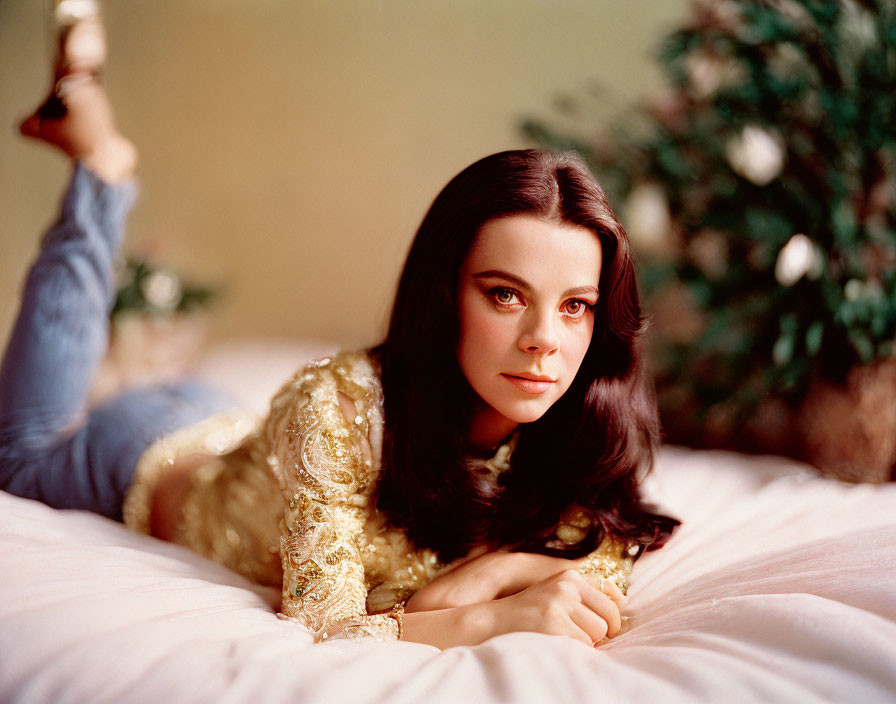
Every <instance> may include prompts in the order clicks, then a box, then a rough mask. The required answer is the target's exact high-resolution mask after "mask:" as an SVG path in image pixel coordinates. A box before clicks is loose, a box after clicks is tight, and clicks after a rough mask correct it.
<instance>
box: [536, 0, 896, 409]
mask: <svg viewBox="0 0 896 704" xmlns="http://www.w3.org/2000/svg"><path fill="white" fill-rule="evenodd" d="M658 60H659V61H660V63H661V65H662V68H663V69H664V72H665V75H666V77H667V87H666V88H665V89H664V90H663V91H662V92H661V93H659V94H657V95H654V96H651V97H650V98H649V99H648V100H647V101H645V102H644V103H643V104H640V105H638V106H635V107H634V108H632V109H630V110H629V111H627V112H626V113H624V114H622V115H621V117H620V119H619V121H618V124H616V125H615V126H614V127H612V128H610V129H606V128H603V129H601V128H599V127H598V126H597V125H595V124H594V123H593V121H592V120H591V119H590V117H589V110H588V105H589V102H588V101H589V100H592V101H593V100H595V98H594V96H589V95H583V96H568V97H566V98H565V99H564V100H563V105H564V106H565V114H563V115H557V119H551V120H540V121H539V120H530V121H528V122H526V123H525V124H524V126H523V129H524V131H525V133H526V134H527V135H528V136H529V137H530V138H531V139H533V140H535V141H536V142H537V143H539V144H542V145H544V146H550V147H553V148H559V149H570V148H571V149H575V150H577V151H578V152H580V153H581V154H582V155H583V156H584V158H585V159H586V160H587V161H588V163H589V165H590V166H591V167H592V168H593V170H594V172H595V173H596V174H597V176H598V178H599V180H600V181H601V183H602V184H603V185H604V187H605V188H606V189H607V191H608V194H609V195H610V198H611V200H612V201H613V202H614V203H617V204H623V205H624V212H623V213H622V215H623V218H622V219H623V222H624V223H625V224H626V227H627V228H628V229H629V233H630V235H631V237H632V240H633V243H634V245H635V247H636V249H639V250H640V262H641V269H642V272H641V274H642V277H641V278H642V286H643V287H644V293H645V300H646V308H647V309H648V311H652V312H653V314H654V315H655V317H656V318H657V320H656V325H655V330H654V337H655V338H658V339H655V340H653V344H655V345H656V349H655V350H654V353H653V355H654V360H655V364H656V366H657V372H658V386H659V388H660V391H661V401H662V400H663V399H662V393H663V390H664V389H666V390H670V389H674V390H675V391H676V393H678V394H679V395H678V396H676V397H675V398H676V399H677V400H676V401H675V403H678V402H679V401H680V399H681V398H682V396H681V395H680V394H681V393H682V392H683V390H684V391H687V395H688V397H689V398H690V399H691V401H692V402H695V403H696V406H698V407H699V408H697V410H699V411H701V412H702V415H701V416H700V417H701V418H706V417H707V415H708V414H711V412H712V409H713V408H714V407H717V406H719V405H720V404H722V405H724V406H725V408H726V413H725V415H726V418H727V420H728V422H729V424H732V425H736V424H737V423H738V422H739V421H740V420H741V419H743V418H744V417H747V416H748V415H749V414H750V413H751V412H752V411H753V410H755V408H756V407H757V404H759V403H760V402H761V401H762V399H764V398H767V397H768V396H769V395H773V396H775V397H777V398H783V399H786V400H788V401H789V402H791V403H794V404H795V403H797V402H798V401H799V400H800V399H801V398H802V396H803V395H804V393H805V392H806V390H807V389H808V387H809V386H810V384H811V383H812V382H813V381H814V380H815V379H818V378H824V379H830V380H835V381H836V380H839V379H842V378H843V376H844V375H845V373H846V372H847V371H848V370H849V369H851V368H853V367H854V366H856V365H860V364H867V363H870V362H873V361H874V360H877V359H881V358H884V357H888V356H891V355H893V354H894V338H896V163H894V153H896V0H863V1H857V0H839V1H837V0H803V1H801V2H797V1H796V0H767V1H759V0H722V1H719V2H698V3H695V5H694V8H693V12H692V15H691V17H690V18H689V20H688V21H687V23H686V24H685V26H682V27H681V28H679V29H677V30H675V31H673V32H672V33H671V34H669V35H668V36H667V37H666V38H665V40H664V41H663V43H662V46H661V48H660V51H659V55H658ZM561 123H562V124H563V126H562V127H560V126H559V125H560V124H561ZM645 194H646V196H645ZM798 234H799V235H802V237H801V238H797V240H794V239H793V238H794V235H798ZM676 287H677V288H676ZM676 290H678V291H682V290H683V291H684V296H683V300H684V301H685V303H686V305H685V308H684V309H682V308H681V306H679V308H678V309H674V310H671V311H670V310H665V309H664V307H665V308H666V309H667V308H669V306H665V304H664V301H665V300H666V299H667V298H668V297H669V294H670V292H671V291H676ZM673 308H674V307H673ZM676 315H677V316H679V317H688V316H690V318H693V319H694V321H695V322H694V324H693V325H691V326H690V332H689V334H686V335H684V334H681V332H680V330H679V331H678V332H676V330H677V328H681V325H676V321H675V320H674V318H675V316H676ZM663 316H666V317H667V318H668V317H671V318H672V319H671V320H663ZM686 327H687V326H686ZM670 398H671V397H670ZM695 400H696V401H695ZM669 405H670V403H669V399H667V406H669Z"/></svg>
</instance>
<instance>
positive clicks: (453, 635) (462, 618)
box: [402, 601, 496, 649]
mask: <svg viewBox="0 0 896 704" xmlns="http://www.w3.org/2000/svg"><path fill="white" fill-rule="evenodd" d="M495 604H496V602H493V601H491V602H484V603H481V604H469V605H467V606H458V607H455V608H450V609H439V610H438V611H415V612H405V613H404V616H403V619H402V621H403V622H402V640H404V641H411V642H414V643H424V644H426V645H433V646H435V647H437V648H443V649H444V648H453V647H455V646H459V645H478V644H479V643H482V642H483V641H485V640H488V639H489V638H490V637H491V636H493V635H495V634H494V629H495V623H496V618H495V614H494V610H495V609H494V605H495Z"/></svg>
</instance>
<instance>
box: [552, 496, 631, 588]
mask: <svg viewBox="0 0 896 704" xmlns="http://www.w3.org/2000/svg"><path fill="white" fill-rule="evenodd" d="M593 520H594V519H593V518H592V516H591V514H590V512H589V511H587V510H585V509H584V508H582V507H580V506H577V505H573V506H572V507H570V509H569V510H568V511H567V512H566V513H565V514H564V515H563V516H562V517H561V519H560V522H559V524H558V525H557V529H556V543H555V544H554V545H552V547H564V546H570V545H575V544H577V543H579V542H581V541H582V540H584V539H585V536H586V535H587V534H588V531H589V530H590V528H591V524H592V523H593ZM638 551H639V548H638V545H637V543H635V542H633V541H631V542H623V541H621V540H619V539H618V538H615V537H612V536H607V537H605V538H604V539H603V540H602V541H601V543H600V545H598V546H597V549H595V550H593V551H592V552H590V553H589V554H588V555H587V556H586V557H585V559H584V560H583V561H582V564H581V567H579V572H581V573H582V574H596V575H600V576H601V577H603V578H604V579H609V580H611V581H613V582H615V583H616V586H617V587H619V590H620V591H621V592H622V593H623V594H625V593H626V592H627V591H628V586H629V579H628V578H629V574H631V571H632V565H633V564H634V560H635V557H636V556H637V555H638Z"/></svg>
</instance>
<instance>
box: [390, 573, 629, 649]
mask: <svg viewBox="0 0 896 704" xmlns="http://www.w3.org/2000/svg"><path fill="white" fill-rule="evenodd" d="M609 584H610V583H609V582H607V581H605V582H604V589H605V590H606V591H607V592H608V593H604V591H601V589H600V588H598V587H596V586H595V585H594V583H593V581H592V580H589V579H588V578H586V577H585V576H583V575H581V574H579V572H578V570H576V569H566V570H563V571H562V572H558V573H556V574H553V575H551V576H550V577H548V578H547V579H544V580H542V581H540V582H537V583H536V584H533V585H531V586H529V587H527V588H525V589H523V590H522V591H519V592H517V593H515V594H512V595H511V596H507V597H504V598H501V599H495V600H493V601H486V602H484V603H476V604H470V605H467V606H462V607H459V608H457V609H443V610H440V611H426V612H422V613H408V614H407V615H406V617H405V621H404V639H405V640H409V641H414V642H417V643H429V644H431V645H435V646H437V647H440V648H447V647H451V646H455V645H475V644H477V643H481V642H483V641H485V640H487V639H489V638H492V637H494V636H498V635H502V634H504V633H513V632H519V631H526V632H532V633H545V634H547V635H565V636H569V637H570V638H575V639H576V640H578V641H580V642H582V643H584V644H586V645H588V646H592V645H594V644H595V643H597V642H598V641H600V640H602V639H603V638H604V637H606V636H611V637H612V636H613V635H615V634H616V633H618V632H619V628H620V625H621V613H620V611H621V606H620V603H621V602H620V601H619V600H617V598H616V597H617V595H616V594H615V593H614V592H613V588H614V587H615V585H613V587H609V586H608V585H609ZM616 592H618V590H616ZM618 597H621V598H622V599H624V597H622V595H621V593H619V594H618Z"/></svg>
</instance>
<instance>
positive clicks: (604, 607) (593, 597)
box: [579, 581, 622, 638]
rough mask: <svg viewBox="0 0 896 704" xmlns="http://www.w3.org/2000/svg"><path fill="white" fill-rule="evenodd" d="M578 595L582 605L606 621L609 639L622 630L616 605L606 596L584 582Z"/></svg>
mask: <svg viewBox="0 0 896 704" xmlns="http://www.w3.org/2000/svg"><path fill="white" fill-rule="evenodd" d="M579 593H580V594H581V597H582V604H584V605H585V606H586V607H588V608H589V609H591V610H592V611H593V612H594V613H595V614H597V615H598V616H600V617H601V618H602V619H603V620H604V621H606V624H607V635H608V636H609V637H611V638H612V637H613V636H615V635H616V634H617V633H618V632H619V629H620V628H622V615H621V614H620V613H619V606H618V604H617V603H616V602H615V601H614V600H613V599H611V598H610V597H609V596H608V595H606V594H604V593H603V592H602V591H600V590H598V589H595V588H594V587H592V586H591V585H590V584H587V583H585V582H584V581H583V583H582V588H581V590H580V592H579Z"/></svg>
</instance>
